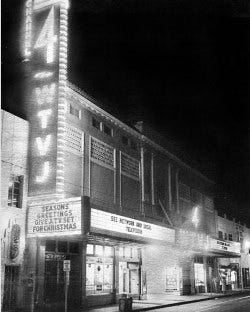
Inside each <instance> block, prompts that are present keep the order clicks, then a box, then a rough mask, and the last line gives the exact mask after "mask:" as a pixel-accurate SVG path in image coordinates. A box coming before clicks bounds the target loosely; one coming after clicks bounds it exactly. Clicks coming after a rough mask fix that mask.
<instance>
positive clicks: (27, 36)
mask: <svg viewBox="0 0 250 312" xmlns="http://www.w3.org/2000/svg"><path fill="white" fill-rule="evenodd" d="M25 7H26V11H25V39H24V55H25V56H30V55H31V51H30V49H31V27H32V19H31V14H32V1H31V0H28V1H27V2H26V4H25Z"/></svg>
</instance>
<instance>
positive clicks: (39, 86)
mask: <svg viewBox="0 0 250 312" xmlns="http://www.w3.org/2000/svg"><path fill="white" fill-rule="evenodd" d="M56 2H58V1H46V0H43V1H42V0H36V1H34V5H33V14H32V19H31V18H30V6H29V5H26V11H27V13H26V32H25V40H26V41H27V42H26V44H25V53H26V56H27V57H28V58H29V59H30V69H31V72H30V84H29V86H28V94H27V96H28V101H29V103H30V114H31V115H30V118H29V120H30V140H31V142H30V143H31V144H30V146H31V150H30V153H31V155H30V181H29V195H30V196H35V195H44V194H59V193H62V192H63V184H64V179H63V175H64V153H63V151H64V131H65V112H66V100H65V88H66V74H67V7H66V5H65V3H64V2H63V1H61V2H60V3H56ZM28 3H30V2H29V1H28V2H27V4H28ZM47 3H48V4H49V5H47ZM51 3H52V5H51ZM30 36H31V44H30V43H29V40H30ZM30 46H31V48H30ZM29 55H30V56H29Z"/></svg>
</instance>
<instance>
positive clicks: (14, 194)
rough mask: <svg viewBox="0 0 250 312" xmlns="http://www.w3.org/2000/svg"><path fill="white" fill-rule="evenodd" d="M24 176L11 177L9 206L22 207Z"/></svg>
mask: <svg viewBox="0 0 250 312" xmlns="http://www.w3.org/2000/svg"><path fill="white" fill-rule="evenodd" d="M22 188H23V176H17V175H11V176H10V180H9V192H8V206H14V207H17V208H21V207H22Z"/></svg>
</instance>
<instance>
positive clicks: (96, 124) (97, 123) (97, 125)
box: [92, 118, 101, 130]
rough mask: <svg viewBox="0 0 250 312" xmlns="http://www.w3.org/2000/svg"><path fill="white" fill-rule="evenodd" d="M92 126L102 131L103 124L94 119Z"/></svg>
mask: <svg viewBox="0 0 250 312" xmlns="http://www.w3.org/2000/svg"><path fill="white" fill-rule="evenodd" d="M92 126H93V127H95V128H96V129H98V130H101V122H100V121H99V120H97V119H95V118H92Z"/></svg>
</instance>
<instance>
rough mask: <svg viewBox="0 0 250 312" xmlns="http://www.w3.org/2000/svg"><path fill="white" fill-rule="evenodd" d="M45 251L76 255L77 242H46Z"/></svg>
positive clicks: (77, 251)
mask: <svg viewBox="0 0 250 312" xmlns="http://www.w3.org/2000/svg"><path fill="white" fill-rule="evenodd" d="M45 251H46V252H56V253H57V252H60V253H64V254H65V253H71V254H78V253H79V243H78V242H68V241H61V240H58V241H56V240H51V239H48V240H46V243H45Z"/></svg>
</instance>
